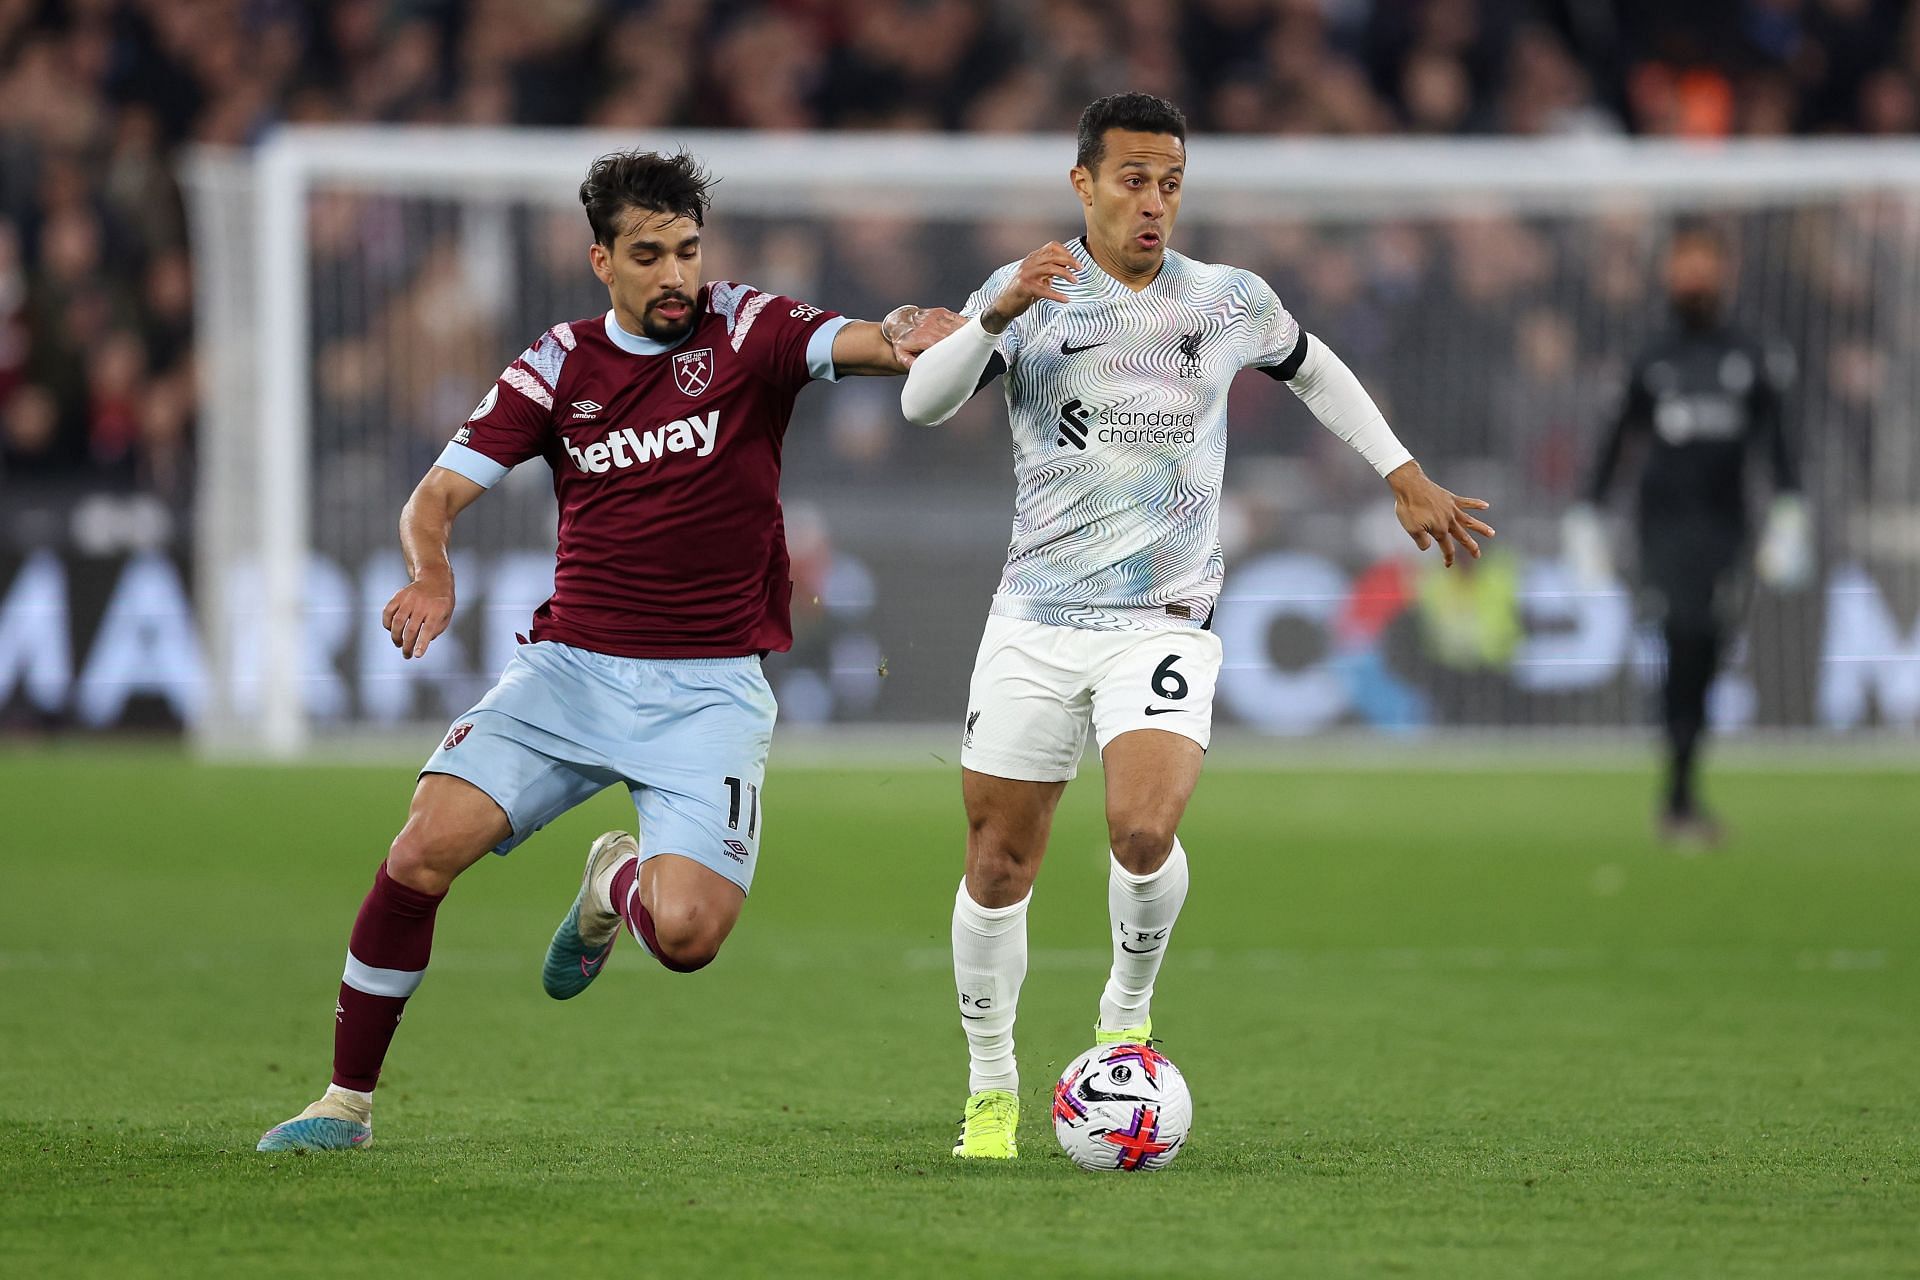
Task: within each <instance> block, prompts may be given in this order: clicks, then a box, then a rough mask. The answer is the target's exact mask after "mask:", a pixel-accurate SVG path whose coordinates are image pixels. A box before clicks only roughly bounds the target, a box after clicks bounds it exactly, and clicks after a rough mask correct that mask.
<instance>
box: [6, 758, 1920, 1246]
mask: <svg viewBox="0 0 1920 1280" xmlns="http://www.w3.org/2000/svg"><path fill="white" fill-rule="evenodd" d="M1097 781H1098V779H1097V775H1090V776H1088V777H1086V778H1083V779H1082V782H1081V783H1080V784H1079V786H1077V787H1076V788H1075V789H1073V790H1072V791H1070V793H1069V797H1068V800H1067V803H1066V805H1065V808H1064V810H1063V813H1062V818H1061V821H1060V823H1059V826H1058V827H1057V830H1056V835H1055V841H1054V850H1055V852H1054V854H1053V860H1052V863H1051V865H1050V866H1049V867H1048V869H1047V871H1046V873H1045V875H1044V877H1043V879H1042V882H1041V886H1040V889H1039V892H1038V894H1037V896H1036V900H1035V906H1034V909H1033V915H1032V945H1033V948H1034V954H1033V968H1032V972H1031V974H1030V976H1029V978H1028V981H1027V987H1026V991H1025V994H1024V998H1023V1003H1022V1008H1021V1013H1022V1019H1021V1023H1020V1031H1021V1034H1020V1043H1021V1046H1022V1062H1023V1065H1024V1069H1025V1072H1026V1095H1027V1099H1028V1106H1027V1120H1026V1122H1025V1127H1024V1131H1023V1143H1024V1145H1023V1149H1024V1152H1025V1154H1024V1155H1023V1156H1022V1158H1021V1160H1020V1161H1019V1162H1018V1163H1017V1164H1015V1165H1013V1166H1011V1167H1006V1166H1001V1167H978V1166H958V1165H956V1163H955V1162H954V1161H953V1160H952V1159H951V1158H950V1157H948V1155H947V1154H946V1151H947V1147H948V1145H949V1144H950V1142H951V1138H952V1133H953V1121H954V1119H955V1117H956V1116H957V1114H958V1110H959V1104H960V1102H961V1096H962V1093H963V1091H964V1066H965V1061H964V1052H963V1048H962V1040H961V1035H960V1031H959V1027H958V1023H957V1020H956V1018H955V1017H954V1014H953V1010H952V1004H953V996H952V988H951V986H950V975H949V973H948V972H947V969H946V963H947V960H946V946H947V942H946V939H947V928H948V910H949V906H950V903H951V900H952V893H953V887H954V884H955V882H956V879H957V871H958V856H959V853H958V851H959V836H960V832H959V808H958V798H957V785H956V781H955V779H954V778H953V777H952V776H951V775H949V774H948V773H946V772H944V771H937V772H935V771H899V772H892V773H889V772H851V773H842V772H809V771H802V770H795V769H791V768H789V769H785V770H776V773H775V775H774V777H773V778H772V779H771V781H770V783H769V786H768V791H767V802H766V813H767V822H768V838H767V845H766V854H765V865H764V866H763V867H762V869H761V872H760V880H759V884H758V886H757V889H756V892H755V895H754V898H753V901H752V903H751V904H750V906H749V907H748V909H747V913H746V915H745V917H744V919H743V921H742V923H741V926H740V928H739V930H738V932H737V933H736V934H735V936H734V938H733V940H732V941H731V942H730V943H729V944H728V946H727V950H726V952H725V953H724V954H723V955H722V957H721V959H720V960H719V962H718V963H717V964H715V965H714V966H713V967H712V968H711V969H709V970H708V971H706V972H704V973H701V974H699V975H696V976H693V977H676V976H672V975H669V974H666V973H664V972H662V971H660V970H659V969H657V968H653V967H650V966H649V965H648V964H646V963H643V962H642V960H643V957H642V956H641V953H640V952H639V950H638V948H635V947H633V946H632V945H631V944H630V943H629V944H628V945H626V946H624V947H622V949H621V950H620V951H619V952H616V954H615V956H614V960H613V963H612V965H611V966H610V968H609V971H608V974H607V976H606V977H604V978H603V979H602V980H601V981H600V983H599V984H598V985H597V986H596V988H595V989H594V990H593V991H591V992H589V993H588V994H587V995H585V996H583V997H582V998H581V999H579V1000H577V1001H575V1002H573V1003H571V1004H565V1005H561V1004H555V1003H552V1002H550V1001H548V1000H547V999H546V998H545V997H544V996H542V994H541V992H540V984H539V970H540V958H541V952H542V948H543V947H544V945H545V942H546V938H547V936H548V934H549V932H550V931H551V929H552V927H553V925H554V923H555V921H556V920H557V919H558V917H559V916H560V914H561V913H562V912H563V911H564V909H565V907H566V905H567V902H568V901H569V899H570V897H571V895H572V893H573V891H574V887H575V884H576V879H577V876H578V871H579V862H580V858H581V856H582V854H583V852H584V849H585V845H586V842H587V840H588V839H589V838H591V836H592V835H594V834H595V833H596V832H598V831H599V830H600V829H602V827H604V826H611V825H616V824H619V823H621V822H622V821H623V820H624V818H625V816H626V813H627V810H626V809H625V800H624V796H605V797H602V798H601V800H600V801H597V802H596V803H595V804H593V805H591V806H589V807H588V808H586V809H584V810H582V811H580V812H579V813H576V814H574V815H572V816H570V817H569V818H567V819H565V820H563V821H562V822H560V823H557V824H556V825H555V826H554V827H553V828H551V829H550V830H548V831H547V832H545V833H543V834H542V835H540V836H539V837H538V838H536V840H535V841H534V842H533V843H532V844H531V845H530V846H529V847H528V848H527V849H525V850H524V851H522V852H521V853H519V854H517V855H516V856H515V857H513V858H512V859H509V860H506V861H504V862H489V863H487V864H484V865H482V866H481V867H480V868H478V869H477V870H476V871H475V872H474V873H473V874H472V875H471V876H470V877H469V878H468V879H467V880H466V881H464V882H463V883H462V884H461V885H460V886H459V887H457V888H456V890H455V891H454V896H453V898H452V899H451V901H450V903H449V905H448V907H447V909H446V910H445V911H444V912H443V913H442V915H441V917H440V924H439V932H438V937H437V943H436V951H435V961H434V966H433V969H432V971H431V973H430V974H429V976H428V978H427V981H426V985H425V986H424V988H423V989H422V991H421V994H420V996H419V998H418V999H417V1000H416V1001H415V1002H414V1004H413V1006H412V1008H411V1010H410V1012H409V1013H408V1015H407V1020H406V1023H405V1024H404V1026H403V1027H402V1028H401V1034H400V1038H399V1041H398V1045H397V1048H396V1050H395V1053H394V1056H393V1058H392V1060H391V1062H390V1064H389V1071H388V1075H387V1077H386V1080H385V1082H384V1083H383V1086H382V1089H381V1092H380V1106H379V1111H378V1126H377V1130H376V1142H375V1145H374V1147H373V1148H372V1149H370V1150H368V1151H366V1152H363V1153H359V1154H354V1155H343V1156H330V1157H297V1156H284V1155H283V1156H263V1155H258V1154H256V1153H255V1152H254V1151H253V1149H252V1148H253V1143H254V1141H255V1139H256V1138H257V1136H258V1135H259V1133H260V1131H261V1130H263V1129H265V1128H266V1127H267V1126H269V1125H271V1124H273V1123H274V1122H276V1121H278V1120H281V1119H283V1118H285V1117H286V1116H288V1115H290V1114H292V1113H293V1112H294V1111H296V1110H298V1109H299V1108H300V1107H301V1106H302V1105H304V1104H305V1103H306V1102H307V1101H308V1100H309V1099H310V1097H311V1096H312V1095H313V1094H314V1093H315V1092H316V1091H317V1090H318V1089H319V1088H320V1086H321V1085H323V1084H324V1083H325V1073H326V1064H327V1057H328V1048H329V1037H330V1028H331V1019H330V1018H329V1016H328V1015H329V1012H330V1011H331V1008H332V1001H333V993H334V988H335V984H336V982H337V981H338V975H339V970H340V960H341V955H342V952H343V950H344V945H345V939H346V932H347V927H348V924H349V922H350V921H351V918H352V915H353V912H354V909H355V907H356V905H357V903H358V901H359V898H360V895H361V893H362V892H363V890H364V888H365V886H366V883H367V882H368V880H369V879H370V877H371V875H372V871H373V867H374V865H375V863H376V862H377V861H378V860H379V857H380V855H381V853H382V851H383V850H384V847H385V844H386V842H387V840H388V839H389V838H390V837H391V835H392V832H393V829H394V828H395V827H396V826H397V824H398V822H399V820H400V818H401V816H402V813H403V810H404V806H405V803H406V796H407V791H408V778H407V773H406V770H405V769H365V770H350V769H321V770H303V771H293V770H274V769H237V768H236V769H211V768H202V767H195V766H192V765H189V764H186V763H184V762H182V761H180V760H178V759H175V758H173V757H171V756H169V755H166V754H160V753H155V754H133V753H121V754H111V755H91V754H85V753H75V752H66V751H54V752H42V753H27V752H17V751H16V752H12V753H8V754H0V813H4V815H5V822H4V824H0V850H3V851H0V1275H6V1276H41V1275H63V1276H64V1275H109V1274H110V1275H113V1276H115V1277H129V1276H144V1275H156V1276H158V1275H166V1276H212V1275H275V1276H306V1275H312V1276H337V1275H343V1274H362V1275H368V1276H385V1275H405V1276H411V1277H423V1276H429V1275H455V1274H458V1275H463V1276H466V1275H472V1276H491V1275H502V1276H506V1275H515V1276H519V1275H565V1276H576V1277H585V1276H594V1275H599V1274H617V1275H640V1276H650V1277H691V1276H698V1275H776V1274H777V1275H781V1276H866V1275H873V1276H897V1275H901V1274H915V1273H918V1274H923V1275H928V1276H934V1275H946V1274H961V1273H968V1274H974V1275H979V1276H983V1277H1002V1276H1020V1275H1063V1276H1064V1275H1091V1274H1096V1273H1103V1274H1105V1273H1115V1272H1124V1273H1126V1274H1129V1275H1167V1276H1176V1277H1186V1276H1224V1277H1251V1276H1272V1275H1297V1276H1304V1277H1323V1276H1363V1275H1365V1276H1375V1275H1382V1274H1406V1275H1412V1276H1461V1277H1503V1276H1527V1277H1537V1276H1554V1277H1565V1276H1602V1275H1604V1276H1648V1277H1671V1276H1716V1277H1718V1276H1796V1277H1798V1276H1812V1275H1819V1276H1862V1277H1867V1276H1872V1277H1885V1276H1892V1275H1917V1274H1920V1160H1917V1157H1920V1102H1917V1101H1916V1090H1915V1081H1916V1078H1917V1076H1916V1063H1920V964H1916V960H1917V959H1920V954H1917V953H1916V949H1915V938H1916V937H1917V936H1920V927H1917V926H1920V837H1917V836H1916V834H1915V833H1916V831H1920V780H1916V778H1915V777H1914V776H1913V775H1911V774H1904V775H1903V774H1892V773H1885V774H1842V773H1823V774H1814V775H1805V776H1796V775H1784V774H1777V773H1776V774H1757V773H1756V774H1746V775H1733V776H1726V777H1723V778H1721V779H1720V780H1719V781H1718V782H1717V784H1716V786H1715V788H1714V795H1715V798H1716V799H1717V801H1718V802H1719V804H1720V806H1721V807H1722V809H1723V811H1724V813H1725V814H1726V816H1727V817H1728V818H1729V820H1730V821H1731V822H1732V823H1733V824H1735V825H1736V827H1737V829H1738V830H1737V838H1736V840H1735V841H1734V844H1733V847H1732V848H1731V849H1729V850H1728V851H1726V852H1724V853H1722V854H1719V855H1715V856H1711V857H1703V858H1693V859H1683V858H1678V857H1675V856H1672V855H1667V854H1663V853H1660V852H1658V851H1657V850H1655V849H1654V848H1653V847H1652V845H1651V844H1650V842H1649V840H1648V839H1647V836H1646V826H1647V823H1646V817H1647V814H1646V809H1647V798H1648V791H1649V783H1648V780H1647V779H1645V778H1642V777H1637V776H1633V775H1625V774H1590V775H1578V774H1551V773H1484V774H1458V773H1456V774H1450V775H1438V774H1433V775H1413V776H1401V775H1394V774H1390V773H1374V774H1365V775H1361V774H1350V773H1349V774H1341V773H1300V772H1288V773H1279V774H1259V773H1234V772H1227V771H1219V772H1214V773H1211V774H1209V775H1208V777H1207V778H1206V779H1205V781H1203V783H1202V785H1201V790H1200V794H1199V796H1198V797H1197V799H1196V802H1195V805H1194V808H1193V811H1192V814H1191V815H1190V818H1189V821H1188V823H1187V824H1186V826H1185V828H1184V832H1183V834H1184V837H1185V840H1186V842H1187V844H1188V847H1189V849H1190V850H1191V851H1192V856H1193V864H1194V883H1193V895H1192V897H1191V899H1190V900H1189V902H1188V905H1187V911H1186V914H1185V916H1184V917H1183V918H1182V920H1181V923H1180V930H1179V933H1178V935H1177V937H1176V939H1175V944H1174V949H1173V952H1172V955H1171V958H1170V960H1169V961H1168V966H1167V969H1166V972H1165V973H1164V975H1163V976H1162V980H1161V985H1160V992H1159V995H1160V999H1159V1000H1158V1002H1157V1004H1156V1008H1155V1025H1156V1028H1157V1029H1158V1030H1160V1031H1161V1032H1162V1034H1163V1035H1164V1036H1165V1037H1166V1045H1167V1049H1168V1052H1169V1053H1170V1054H1171V1055H1172V1056H1173V1057H1174V1058H1175V1060H1176V1061H1178V1062H1179V1063H1180V1065H1181V1066H1182V1067H1183V1068H1184V1069H1185V1071H1186V1073H1187V1076H1188V1078H1189V1080H1190V1081H1191V1083H1192V1086H1193V1089H1194V1093H1195V1098H1196V1105H1197V1109H1198V1119H1197V1125H1196V1129H1195V1134H1194V1138H1193V1141H1192V1144H1191V1146H1190V1147H1189V1148H1188V1150H1187V1151H1186V1152H1185V1153H1184V1154H1183V1155H1182V1156H1181V1158H1180V1160H1179V1162H1178V1163H1177V1164H1176V1165H1175V1166H1174V1167H1173V1168H1172V1169H1171V1170H1169V1171H1168V1172H1166V1173H1164V1174H1159V1175H1145V1176H1119V1175H1113V1176H1095V1175H1088V1174H1082V1173H1080V1172H1078V1171H1077V1170H1075V1169H1074V1168H1072V1167H1071V1166H1070V1165H1069V1164H1068V1163H1067V1162H1066V1160H1065V1158H1064V1157H1062V1156H1061V1155H1060V1154H1059V1153H1058V1151H1057V1149H1056V1148H1055V1147H1054V1145H1053V1142H1052V1139H1051V1136H1050V1134H1049V1132H1048V1129H1047V1127H1046V1110H1045V1107H1044V1106H1043V1105H1042V1104H1041V1102H1040V1095H1041V1093H1042V1091H1043V1090H1044V1089H1045V1088H1046V1087H1047V1085H1048V1084H1049V1083H1050V1081H1051V1078H1052V1075H1053V1073H1054V1071H1055V1070H1057V1068H1058V1066H1059V1065H1060V1064H1061V1063H1063V1062H1064V1061H1065V1060H1066V1059H1067V1058H1069V1057H1070V1056H1071V1055H1073V1054H1074V1053H1077V1052H1078V1051H1079V1050H1080V1049H1082V1048H1084V1047H1085V1046H1086V1043H1087V1042H1088V1041H1089V1039H1090V1034H1089V1024H1090V1021H1091V1018H1092V1015H1093V1005H1094V1000H1095V997H1096V995H1097V993H1098V989H1099V983H1100V981H1101V977H1102V972H1103V969H1104V965H1105V960H1104V947H1105V936H1106V923H1105V911H1104V890H1103V888H1102V877H1103V876H1104V861H1103V859H1104V856H1105V854H1104V836H1103V834H1102V832H1101V831H1100V827H1099V812H1100V811H1099V805H1098V793H1097V790H1096V789H1095V784H1097Z"/></svg>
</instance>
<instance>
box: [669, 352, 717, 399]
mask: <svg viewBox="0 0 1920 1280" xmlns="http://www.w3.org/2000/svg"><path fill="white" fill-rule="evenodd" d="M712 382H713V348H712V347H702V348H700V349H699V350H698V351H682V352H681V353H680V354H678V355H676V356H675V357H674V358H673V383H674V385H675V386H677V387H679V388H680V394H682V395H687V396H697V395H699V394H700V393H701V392H702V391H705V390H706V389H707V387H708V385H709V384H711V383H712Z"/></svg>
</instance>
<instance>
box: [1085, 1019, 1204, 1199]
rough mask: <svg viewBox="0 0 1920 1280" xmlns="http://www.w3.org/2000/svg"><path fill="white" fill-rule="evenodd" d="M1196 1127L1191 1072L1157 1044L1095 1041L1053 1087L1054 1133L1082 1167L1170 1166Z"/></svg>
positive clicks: (1133, 1168) (1135, 1169)
mask: <svg viewBox="0 0 1920 1280" xmlns="http://www.w3.org/2000/svg"><path fill="white" fill-rule="evenodd" d="M1192 1127H1193V1096H1192V1095H1191V1094H1189V1093H1188V1092H1187V1081H1186V1077H1184V1076H1182V1075H1181V1074H1180V1068H1178V1067H1176V1066H1174V1065H1173V1063H1172V1062H1170V1061H1169V1060H1168V1059H1167V1057H1166V1055H1164V1054H1162V1053H1160V1052H1159V1051H1158V1050H1156V1049H1154V1048H1153V1047H1152V1046H1151V1045H1144V1044H1102V1045H1095V1046H1094V1047H1093V1048H1091V1049H1089V1050H1087V1051H1086V1052H1085V1053H1083V1054H1081V1055H1080V1056H1079V1057H1077V1058H1075V1059H1074V1060H1073V1061H1072V1062H1071V1063H1069V1064H1068V1065H1067V1069H1066V1070H1065V1071H1064V1072H1062V1073H1061V1075H1060V1082H1059V1083H1058V1084H1056V1085H1054V1087H1053V1136H1054V1137H1056V1138H1058V1139H1059V1140H1060V1146H1061V1148H1062V1149H1063V1150H1065V1151H1066V1153H1067V1155H1068V1156H1069V1157H1071V1158H1072V1160H1073V1162H1074V1163H1075V1164H1077V1165H1079V1166H1080V1167H1081V1168H1082V1169H1093V1170H1098V1171H1102V1172H1105V1171H1109V1170H1118V1171H1121V1172H1127V1173H1132V1172H1138V1171H1140V1170H1145V1169H1164V1168H1166V1167H1167V1166H1168V1165H1170V1164H1172V1163H1173V1158H1174V1157H1175V1156H1177V1155H1179V1154H1180V1148H1181V1147H1183V1146H1185V1145H1186V1141H1187V1132H1188V1130H1190V1129H1191V1128H1192Z"/></svg>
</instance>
